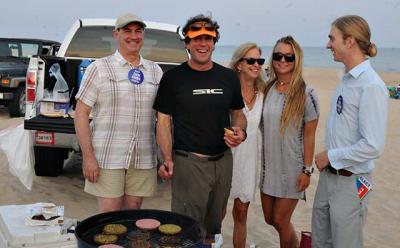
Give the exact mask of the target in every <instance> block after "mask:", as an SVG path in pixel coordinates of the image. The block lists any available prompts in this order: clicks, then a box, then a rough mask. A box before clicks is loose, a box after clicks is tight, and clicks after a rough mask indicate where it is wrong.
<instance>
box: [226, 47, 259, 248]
mask: <svg viewBox="0 0 400 248" xmlns="http://www.w3.org/2000/svg"><path fill="white" fill-rule="evenodd" d="M264 62H265V59H263V58H261V49H260V47H259V46H257V44H255V43H245V44H243V45H241V46H239V47H238V48H237V49H236V51H235V52H234V54H233V56H232V60H231V62H230V68H231V69H233V70H234V71H236V72H237V74H238V76H239V79H240V85H241V90H242V97H243V101H244V103H245V107H244V108H243V113H244V114H245V116H246V118H247V129H246V131H247V138H246V140H245V141H244V142H243V143H242V144H240V145H239V146H238V147H236V148H232V154H233V177H232V188H231V198H233V199H234V204H233V210H232V215H233V220H234V228H233V246H234V247H235V248H237V247H245V245H246V235H247V227H246V226H247V225H246V222H247V211H248V208H249V205H250V202H251V201H254V195H255V191H256V187H257V179H258V176H257V169H258V168H259V167H260V166H261V163H260V158H261V138H262V136H261V132H260V129H259V125H260V120H261V113H262V106H263V99H264V95H263V91H264V81H263V79H262V73H263V72H262V68H261V67H262V65H263V64H264Z"/></svg>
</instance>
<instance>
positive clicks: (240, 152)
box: [231, 93, 264, 202]
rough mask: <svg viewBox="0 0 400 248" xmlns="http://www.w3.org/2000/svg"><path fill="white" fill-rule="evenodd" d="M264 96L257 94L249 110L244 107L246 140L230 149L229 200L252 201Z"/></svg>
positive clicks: (259, 156) (255, 181)
mask: <svg viewBox="0 0 400 248" xmlns="http://www.w3.org/2000/svg"><path fill="white" fill-rule="evenodd" d="M263 99H264V95H263V94H262V93H258V94H257V98H256V101H255V103H254V106H253V108H252V109H251V110H249V109H248V108H247V106H245V107H244V108H243V113H244V114H245V116H246V118H247V129H246V131H247V139H246V140H245V141H244V142H243V143H242V144H240V145H239V146H237V147H235V148H232V154H233V176H232V188H231V198H233V199H235V198H239V199H240V200H241V201H242V202H250V201H254V195H255V191H256V187H257V185H258V182H257V180H258V178H259V177H258V168H260V166H261V149H262V148H261V142H262V135H261V131H260V129H259V125H260V120H261V113H262V107H263Z"/></svg>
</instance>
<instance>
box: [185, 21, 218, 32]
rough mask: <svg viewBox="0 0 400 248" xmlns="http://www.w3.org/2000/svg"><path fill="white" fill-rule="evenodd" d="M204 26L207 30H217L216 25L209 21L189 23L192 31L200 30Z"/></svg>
mask: <svg viewBox="0 0 400 248" xmlns="http://www.w3.org/2000/svg"><path fill="white" fill-rule="evenodd" d="M202 28H204V29H205V30H207V31H215V27H214V25H212V24H211V23H208V22H195V23H193V24H190V25H189V30H191V31H199V30H200V29H202Z"/></svg>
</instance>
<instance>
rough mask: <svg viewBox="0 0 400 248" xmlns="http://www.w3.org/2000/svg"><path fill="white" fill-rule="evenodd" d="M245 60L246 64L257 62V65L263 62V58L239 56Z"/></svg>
mask: <svg viewBox="0 0 400 248" xmlns="http://www.w3.org/2000/svg"><path fill="white" fill-rule="evenodd" d="M243 60H246V63H247V64H248V65H254V63H256V62H257V64H259V65H263V64H264V62H265V59H262V58H259V59H255V58H241V59H240V61H243Z"/></svg>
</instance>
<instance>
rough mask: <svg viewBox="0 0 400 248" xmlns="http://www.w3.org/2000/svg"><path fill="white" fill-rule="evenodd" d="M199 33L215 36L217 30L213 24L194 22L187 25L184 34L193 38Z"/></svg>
mask: <svg viewBox="0 0 400 248" xmlns="http://www.w3.org/2000/svg"><path fill="white" fill-rule="evenodd" d="M200 35H209V36H211V37H214V38H215V37H217V32H216V31H215V27H214V25H213V24H211V23H208V22H195V23H192V24H190V25H189V29H188V31H187V32H186V34H185V36H187V37H189V38H190V39H193V38H195V37H197V36H200Z"/></svg>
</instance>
